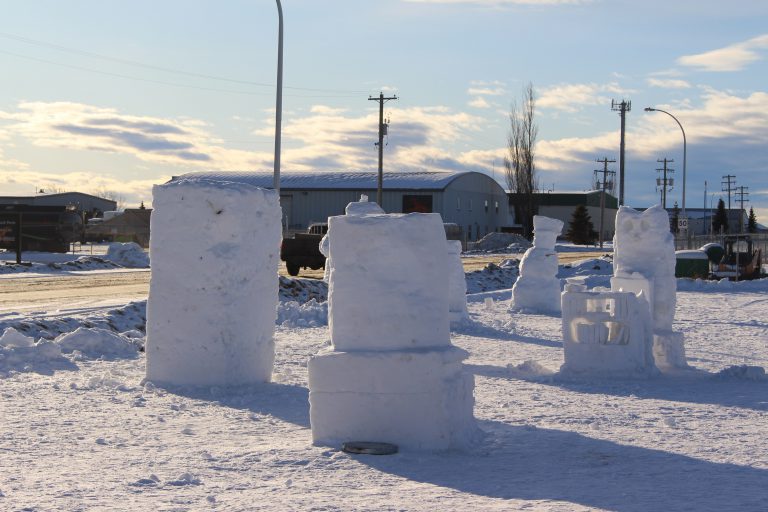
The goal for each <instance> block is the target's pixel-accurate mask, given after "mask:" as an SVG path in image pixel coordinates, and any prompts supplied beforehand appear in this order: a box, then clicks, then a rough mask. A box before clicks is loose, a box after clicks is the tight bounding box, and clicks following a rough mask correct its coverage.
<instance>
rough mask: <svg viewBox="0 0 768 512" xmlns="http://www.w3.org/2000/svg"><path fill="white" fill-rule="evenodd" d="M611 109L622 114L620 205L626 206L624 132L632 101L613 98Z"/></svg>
mask: <svg viewBox="0 0 768 512" xmlns="http://www.w3.org/2000/svg"><path fill="white" fill-rule="evenodd" d="M611 110H613V111H615V112H619V115H620V116H621V145H620V146H619V206H624V132H625V128H626V117H627V112H629V111H630V110H632V102H631V101H627V100H621V101H620V102H617V101H616V100H611Z"/></svg>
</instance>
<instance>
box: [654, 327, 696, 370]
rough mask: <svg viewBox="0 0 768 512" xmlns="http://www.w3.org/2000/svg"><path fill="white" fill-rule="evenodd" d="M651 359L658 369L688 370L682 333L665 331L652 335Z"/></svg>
mask: <svg viewBox="0 0 768 512" xmlns="http://www.w3.org/2000/svg"><path fill="white" fill-rule="evenodd" d="M653 358H654V359H655V360H656V366H658V367H659V368H664V369H670V368H677V369H686V368H689V366H688V361H687V359H686V357H685V344H684V343H683V333H681V332H674V331H667V332H663V331H661V332H655V333H654V334H653Z"/></svg>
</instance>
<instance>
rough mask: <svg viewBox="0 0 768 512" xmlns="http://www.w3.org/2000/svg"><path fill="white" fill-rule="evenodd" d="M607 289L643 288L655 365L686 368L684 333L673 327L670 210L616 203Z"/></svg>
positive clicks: (672, 266) (637, 291) (637, 289)
mask: <svg viewBox="0 0 768 512" xmlns="http://www.w3.org/2000/svg"><path fill="white" fill-rule="evenodd" d="M611 289H612V290H615V291H621V290H623V291H629V292H634V293H639V292H641V291H642V292H643V294H644V296H645V297H646V298H647V299H648V302H649V307H650V313H651V319H652V321H653V354H654V357H655V359H656V364H657V366H659V367H672V368H685V367H687V366H688V365H687V362H686V358H685V347H684V345H683V335H682V333H679V332H674V331H673V330H672V322H673V321H674V318H675V305H676V303H677V299H676V291H677V280H676V279H675V244H674V239H673V238H672V234H671V233H670V232H669V214H668V213H667V211H666V210H664V209H663V208H662V207H661V206H659V205H656V206H653V207H651V208H648V209H647V210H645V211H644V212H642V213H641V212H638V211H635V210H633V209H632V208H628V207H626V206H622V207H621V208H619V211H618V212H617V214H616V235H615V236H614V256H613V278H611Z"/></svg>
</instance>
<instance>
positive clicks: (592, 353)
mask: <svg viewBox="0 0 768 512" xmlns="http://www.w3.org/2000/svg"><path fill="white" fill-rule="evenodd" d="M584 288H585V287H583V286H579V285H569V287H568V288H567V289H566V291H565V292H563V294H562V307H563V347H564V349H565V363H564V364H563V366H562V367H561V372H562V373H575V374H584V373H590V374H610V375H626V374H632V375H638V376H641V375H650V374H654V373H657V371H658V369H657V368H656V365H655V364H654V359H653V335H652V333H651V327H650V312H649V309H648V304H647V302H646V301H645V299H644V297H643V295H642V294H641V295H640V296H637V295H635V294H634V293H632V292H589V291H584Z"/></svg>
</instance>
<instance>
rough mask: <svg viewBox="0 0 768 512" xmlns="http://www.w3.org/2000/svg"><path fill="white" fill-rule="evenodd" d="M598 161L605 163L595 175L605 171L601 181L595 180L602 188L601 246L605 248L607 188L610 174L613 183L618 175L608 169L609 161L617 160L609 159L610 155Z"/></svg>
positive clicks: (598, 186)
mask: <svg viewBox="0 0 768 512" xmlns="http://www.w3.org/2000/svg"><path fill="white" fill-rule="evenodd" d="M596 162H600V163H602V164H603V170H602V171H601V170H600V169H595V176H596V177H597V175H598V174H599V173H603V180H602V182H601V181H600V178H597V179H596V180H595V184H596V185H597V188H598V189H601V191H600V248H601V249H602V248H603V233H604V230H603V225H604V220H605V189H606V188H609V186H608V175H610V176H611V184H613V177H614V176H615V175H616V171H609V170H608V164H609V163H615V162H616V160H608V157H605V158H603V159H602V160H600V159H597V160H596Z"/></svg>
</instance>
